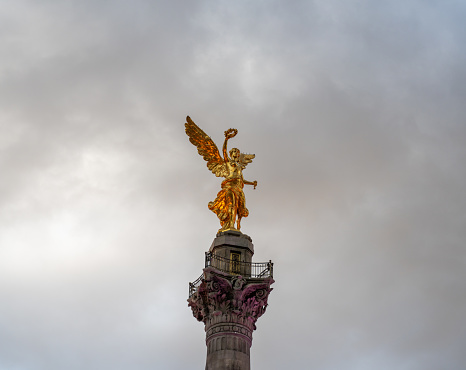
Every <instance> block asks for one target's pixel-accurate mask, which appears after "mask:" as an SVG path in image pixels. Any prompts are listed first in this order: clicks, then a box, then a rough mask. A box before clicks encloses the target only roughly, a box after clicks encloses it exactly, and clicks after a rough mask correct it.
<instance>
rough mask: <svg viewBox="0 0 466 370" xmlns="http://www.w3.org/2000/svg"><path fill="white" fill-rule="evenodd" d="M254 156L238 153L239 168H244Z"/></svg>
mask: <svg viewBox="0 0 466 370" xmlns="http://www.w3.org/2000/svg"><path fill="white" fill-rule="evenodd" d="M255 157H256V155H255V154H245V153H241V154H240V155H239V163H240V164H241V169H244V168H245V167H246V166H247V165H248V163H251V162H252V160H253V159H254V158H255Z"/></svg>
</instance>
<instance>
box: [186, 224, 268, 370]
mask: <svg viewBox="0 0 466 370" xmlns="http://www.w3.org/2000/svg"><path fill="white" fill-rule="evenodd" d="M210 252H211V253H212V254H213V255H212V259H211V264H210V266H208V267H206V268H204V270H203V276H202V277H201V279H200V280H199V283H198V284H199V285H198V286H197V287H195V290H194V292H193V294H192V295H191V296H190V297H189V299H188V304H189V306H190V307H191V309H192V311H193V315H194V317H195V318H196V319H197V320H198V321H202V322H204V324H205V331H206V345H207V360H206V368H205V369H206V370H250V348H251V345H252V332H253V331H254V330H255V329H256V325H255V323H256V321H257V319H258V318H259V317H260V316H262V315H263V314H264V312H265V310H266V308H267V299H268V296H269V293H270V292H271V291H272V288H271V287H270V286H271V285H272V284H273V283H274V280H273V278H272V269H271V263H270V262H269V263H267V264H266V263H265V264H263V265H264V266H268V267H267V269H269V270H267V269H266V270H264V271H263V272H262V273H258V274H255V273H251V271H254V268H253V269H252V270H251V260H252V255H253V254H254V248H253V245H252V242H251V239H250V238H249V237H248V236H246V235H244V234H241V233H238V232H236V233H235V232H231V231H230V232H224V233H221V234H220V235H218V236H217V238H215V240H214V242H213V243H212V246H211V248H210ZM232 253H233V254H236V257H235V261H233V262H231V261H232V260H231V259H229V258H228V257H230V256H231V255H232ZM238 255H239V256H238ZM238 258H239V262H238ZM225 261H230V263H228V262H225ZM214 262H216V263H217V264H216V263H214ZM243 275H245V276H243ZM257 275H258V276H260V277H257Z"/></svg>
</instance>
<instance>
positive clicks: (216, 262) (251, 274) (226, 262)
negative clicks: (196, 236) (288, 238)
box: [189, 252, 273, 298]
mask: <svg viewBox="0 0 466 370" xmlns="http://www.w3.org/2000/svg"><path fill="white" fill-rule="evenodd" d="M205 267H214V268H216V269H217V270H220V271H223V272H227V273H229V274H233V275H241V276H242V277H245V278H253V279H264V278H267V277H273V263H272V261H269V262H259V263H252V262H241V261H236V260H231V259H228V258H224V257H220V256H217V255H215V254H212V253H210V252H206V254H205ZM203 278H204V274H202V275H201V276H199V277H198V278H197V279H196V280H194V281H193V282H192V283H189V298H191V296H192V295H193V294H194V293H195V292H196V290H197V288H198V287H199V285H201V283H202V279H203Z"/></svg>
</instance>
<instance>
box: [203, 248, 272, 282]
mask: <svg viewBox="0 0 466 370" xmlns="http://www.w3.org/2000/svg"><path fill="white" fill-rule="evenodd" d="M205 267H214V268H216V269H217V270H220V271H224V272H228V273H229V274H233V275H241V276H243V277H245V278H266V277H273V263H272V261H269V262H259V263H252V262H242V261H236V260H231V259H228V258H224V257H220V256H217V255H215V254H212V253H211V252H206V254H205Z"/></svg>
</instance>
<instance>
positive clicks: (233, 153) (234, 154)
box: [230, 148, 240, 161]
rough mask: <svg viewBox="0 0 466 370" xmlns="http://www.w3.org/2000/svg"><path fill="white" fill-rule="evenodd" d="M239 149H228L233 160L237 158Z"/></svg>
mask: <svg viewBox="0 0 466 370" xmlns="http://www.w3.org/2000/svg"><path fill="white" fill-rule="evenodd" d="M239 155H240V151H239V149H238V148H233V149H231V150H230V158H231V159H233V160H234V161H236V160H238V159H239Z"/></svg>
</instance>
